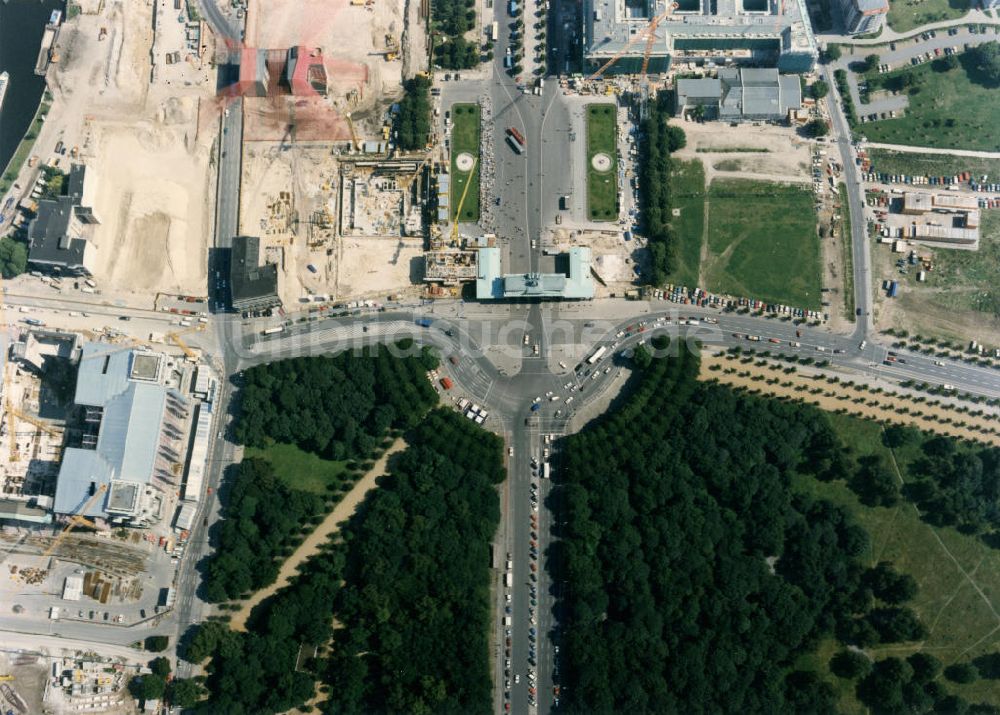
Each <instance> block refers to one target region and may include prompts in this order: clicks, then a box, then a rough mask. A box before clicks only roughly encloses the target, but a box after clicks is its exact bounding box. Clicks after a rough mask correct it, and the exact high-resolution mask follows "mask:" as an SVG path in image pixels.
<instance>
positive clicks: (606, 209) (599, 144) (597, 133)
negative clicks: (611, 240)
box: [587, 104, 618, 221]
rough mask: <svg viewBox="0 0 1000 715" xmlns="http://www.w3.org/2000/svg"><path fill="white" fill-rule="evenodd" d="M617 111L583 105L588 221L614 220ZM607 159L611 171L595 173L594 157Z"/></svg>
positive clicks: (616, 209)
mask: <svg viewBox="0 0 1000 715" xmlns="http://www.w3.org/2000/svg"><path fill="white" fill-rule="evenodd" d="M616 120H617V110H616V108H615V105H613V104H588V105H587V217H588V218H589V219H590V220H591V221H614V220H615V219H617V218H618V159H617V158H616V156H617V151H616V147H615V137H616V136H617V134H616V130H615V126H616V124H617V121H616ZM601 153H604V154H607V155H608V156H609V157H611V169H610V170H608V171H597V170H596V169H594V167H593V164H591V160H592V159H593V158H594V156H595V155H597V154H601Z"/></svg>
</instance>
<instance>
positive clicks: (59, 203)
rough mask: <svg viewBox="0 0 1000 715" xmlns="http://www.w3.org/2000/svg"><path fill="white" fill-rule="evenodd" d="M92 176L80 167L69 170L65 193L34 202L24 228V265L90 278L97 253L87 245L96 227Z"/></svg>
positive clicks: (76, 166)
mask: <svg viewBox="0 0 1000 715" xmlns="http://www.w3.org/2000/svg"><path fill="white" fill-rule="evenodd" d="M95 192H96V189H95V188H94V175H93V172H88V171H87V169H86V167H84V166H83V165H81V164H74V165H73V166H72V167H71V168H70V173H69V180H68V182H67V192H66V194H65V195H63V196H58V197H56V198H54V199H42V200H41V201H39V202H38V211H37V214H36V216H35V218H33V219H32V220H31V222H30V223H29V224H28V264H29V265H30V266H31V267H32V268H34V269H35V270H42V271H46V272H53V273H60V274H66V275H90V274H91V272H92V271H91V269H92V267H93V265H94V260H95V257H96V252H97V249H96V247H95V246H94V245H93V244H92V243H91V242H90V239H91V238H93V229H94V226H96V225H98V224H100V221H98V219H97V216H96V215H95V213H94V209H93V199H94V194H95Z"/></svg>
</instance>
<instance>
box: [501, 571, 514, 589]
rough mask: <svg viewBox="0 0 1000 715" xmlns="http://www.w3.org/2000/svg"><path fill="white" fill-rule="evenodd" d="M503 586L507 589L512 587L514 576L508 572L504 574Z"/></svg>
mask: <svg viewBox="0 0 1000 715" xmlns="http://www.w3.org/2000/svg"><path fill="white" fill-rule="evenodd" d="M503 585H504V586H506V587H507V588H513V587H514V574H512V573H511V572H510V571H508V572H507V573H506V574H504V577H503Z"/></svg>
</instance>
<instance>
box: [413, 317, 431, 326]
mask: <svg viewBox="0 0 1000 715" xmlns="http://www.w3.org/2000/svg"><path fill="white" fill-rule="evenodd" d="M433 322H434V321H432V320H431V319H430V318H417V325H419V326H420V327H421V328H429V327H431V324H432V323H433Z"/></svg>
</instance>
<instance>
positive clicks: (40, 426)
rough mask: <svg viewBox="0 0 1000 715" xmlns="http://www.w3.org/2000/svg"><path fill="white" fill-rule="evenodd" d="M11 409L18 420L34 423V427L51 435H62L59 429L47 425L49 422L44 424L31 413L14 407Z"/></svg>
mask: <svg viewBox="0 0 1000 715" xmlns="http://www.w3.org/2000/svg"><path fill="white" fill-rule="evenodd" d="M11 411H12V412H13V413H14V415H15V416H16V417H17V418H18V419H19V420H24V421H25V422H29V423H31V424H33V425H35V427H37V428H38V429H40V430H42V431H44V432H48V433H49V434H50V435H52V436H53V437H61V436H62V432H60V431H59V430H57V429H56V428H55V427H53V426H52V425H49V424H46V423H45V422H42V421H41V420H40V419H37V418H35V417H32V416H31V415H29V414H27V413H24V412H21V410H19V409H16V408H14V409H12V410H11Z"/></svg>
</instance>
